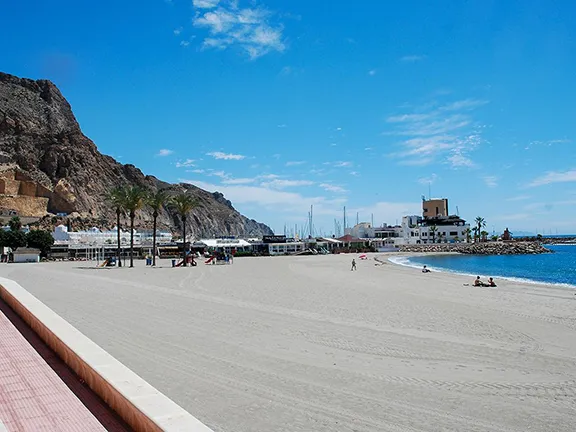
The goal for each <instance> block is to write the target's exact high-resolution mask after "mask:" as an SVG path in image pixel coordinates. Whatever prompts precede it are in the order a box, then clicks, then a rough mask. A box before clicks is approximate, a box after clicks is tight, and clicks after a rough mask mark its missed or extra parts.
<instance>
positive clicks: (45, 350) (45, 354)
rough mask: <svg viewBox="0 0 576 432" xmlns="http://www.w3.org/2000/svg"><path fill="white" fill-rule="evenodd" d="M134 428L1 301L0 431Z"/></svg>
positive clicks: (118, 430) (74, 431)
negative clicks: (116, 413) (129, 426)
mask: <svg viewBox="0 0 576 432" xmlns="http://www.w3.org/2000/svg"><path fill="white" fill-rule="evenodd" d="M2 424H3V425H4V427H5V428H6V430H7V431H8V432H52V431H58V432H68V431H70V432H92V431H94V432H100V431H114V432H128V431H130V430H131V429H130V428H128V427H127V426H126V425H125V424H123V423H122V421H121V420H120V419H119V418H118V417H116V415H115V414H114V413H113V412H111V411H110V409H109V408H108V407H107V406H106V405H105V404H104V402H103V401H102V400H101V399H100V398H99V397H98V396H97V395H96V394H94V393H93V392H92V391H91V390H90V389H89V388H88V387H87V386H86V385H84V384H83V383H82V382H81V381H80V380H79V378H78V377H77V376H76V375H75V374H74V372H73V371H72V370H71V369H69V368H68V366H66V364H64V362H62V360H60V358H59V357H58V356H56V354H55V353H54V352H53V351H52V350H51V349H50V348H49V347H47V346H46V345H45V344H44V343H43V342H42V341H41V340H40V338H39V337H38V336H37V335H36V334H35V333H34V332H33V331H32V330H31V329H30V328H29V327H28V326H27V325H26V324H25V323H24V322H23V321H22V320H21V319H20V318H19V317H18V316H17V315H16V314H15V313H14V312H13V311H12V310H11V309H10V308H9V307H8V306H7V305H6V304H5V303H3V302H1V301H0V431H1V430H2Z"/></svg>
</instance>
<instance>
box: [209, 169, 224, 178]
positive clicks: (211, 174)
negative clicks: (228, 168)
mask: <svg viewBox="0 0 576 432" xmlns="http://www.w3.org/2000/svg"><path fill="white" fill-rule="evenodd" d="M208 175H209V176H215V177H220V178H221V179H227V178H228V177H229V175H228V174H226V172H224V171H214V170H210V174H208Z"/></svg>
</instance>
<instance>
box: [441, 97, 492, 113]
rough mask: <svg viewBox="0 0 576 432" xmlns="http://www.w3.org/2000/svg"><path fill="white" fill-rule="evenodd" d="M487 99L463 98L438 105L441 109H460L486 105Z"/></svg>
mask: <svg viewBox="0 0 576 432" xmlns="http://www.w3.org/2000/svg"><path fill="white" fill-rule="evenodd" d="M487 103H488V101H485V100H480V99H464V100H460V101H456V102H452V103H451V104H448V105H444V106H442V107H440V110H441V111H462V110H467V109H473V108H477V107H480V106H482V105H486V104H487Z"/></svg>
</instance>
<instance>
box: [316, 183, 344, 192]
mask: <svg viewBox="0 0 576 432" xmlns="http://www.w3.org/2000/svg"><path fill="white" fill-rule="evenodd" d="M320 187H321V188H322V189H324V190H327V191H328V192H336V193H346V192H347V190H346V189H344V188H343V187H340V186H336V185H333V184H330V183H322V184H321V185H320Z"/></svg>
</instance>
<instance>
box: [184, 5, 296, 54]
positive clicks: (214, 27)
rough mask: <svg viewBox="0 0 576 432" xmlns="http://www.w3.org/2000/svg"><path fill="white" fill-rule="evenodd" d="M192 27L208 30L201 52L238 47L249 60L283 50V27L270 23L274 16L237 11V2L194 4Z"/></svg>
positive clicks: (251, 9)
mask: <svg viewBox="0 0 576 432" xmlns="http://www.w3.org/2000/svg"><path fill="white" fill-rule="evenodd" d="M194 6H195V7H196V9H197V11H196V16H195V17H194V19H193V24H194V26H195V27H198V28H205V29H207V30H208V33H209V36H207V37H205V38H204V41H203V47H204V48H215V49H227V48H229V47H232V46H237V47H239V48H240V49H241V50H242V51H244V52H245V53H246V54H248V56H249V57H250V58H251V59H256V58H258V57H261V56H263V55H265V54H268V53H270V52H273V51H276V52H282V51H284V50H285V49H286V45H285V44H284V40H283V39H284V37H283V34H282V32H283V27H282V25H280V24H277V23H275V22H274V21H273V18H274V16H273V14H272V13H271V12H270V11H268V10H267V9H264V8H262V7H258V6H251V7H248V8H240V7H239V1H238V0H221V1H213V0H195V1H194Z"/></svg>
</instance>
